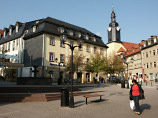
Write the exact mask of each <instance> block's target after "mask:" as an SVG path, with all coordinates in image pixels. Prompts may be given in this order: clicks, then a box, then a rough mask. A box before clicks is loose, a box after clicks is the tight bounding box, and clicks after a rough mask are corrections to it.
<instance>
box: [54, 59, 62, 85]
mask: <svg viewBox="0 0 158 118" xmlns="http://www.w3.org/2000/svg"><path fill="white" fill-rule="evenodd" d="M55 61H56V62H57V61H58V58H55ZM61 63H62V62H58V64H59V78H58V85H61V81H62V80H61V78H60V64H61Z"/></svg>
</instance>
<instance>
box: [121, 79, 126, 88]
mask: <svg viewBox="0 0 158 118" xmlns="http://www.w3.org/2000/svg"><path fill="white" fill-rule="evenodd" d="M121 88H125V80H121Z"/></svg>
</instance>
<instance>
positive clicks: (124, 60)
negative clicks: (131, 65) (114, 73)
mask: <svg viewBox="0 0 158 118" xmlns="http://www.w3.org/2000/svg"><path fill="white" fill-rule="evenodd" d="M121 58H122V59H123V63H124V64H126V65H127V89H129V83H128V63H127V60H126V58H125V54H122V53H121Z"/></svg>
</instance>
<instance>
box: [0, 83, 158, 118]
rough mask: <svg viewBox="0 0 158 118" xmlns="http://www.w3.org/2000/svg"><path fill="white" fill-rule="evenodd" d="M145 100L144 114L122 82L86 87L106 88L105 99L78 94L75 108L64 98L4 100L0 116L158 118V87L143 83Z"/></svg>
mask: <svg viewBox="0 0 158 118" xmlns="http://www.w3.org/2000/svg"><path fill="white" fill-rule="evenodd" d="M143 89H144V91H145V97H146V99H145V100H141V101H140V108H141V115H140V116H138V115H137V114H135V113H134V112H133V111H132V110H131V109H130V106H129V89H126V88H121V87H120V85H111V86H106V87H95V88H86V89H85V91H103V92H100V93H99V94H103V95H104V96H103V97H102V99H103V101H102V102H98V101H96V100H97V99H98V100H99V98H98V97H96V98H95V97H92V98H89V99H88V104H87V105H86V104H85V98H84V97H83V96H75V97H74V99H75V108H69V107H61V106H60V100H56V101H51V102H27V103H8V104H0V118H137V117H138V118H157V117H158V110H157V109H158V90H156V87H155V86H154V87H150V86H143Z"/></svg>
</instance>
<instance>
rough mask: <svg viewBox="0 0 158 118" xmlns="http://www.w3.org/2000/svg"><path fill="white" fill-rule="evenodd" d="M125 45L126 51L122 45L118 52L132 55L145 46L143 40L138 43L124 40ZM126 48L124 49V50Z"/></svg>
mask: <svg viewBox="0 0 158 118" xmlns="http://www.w3.org/2000/svg"><path fill="white" fill-rule="evenodd" d="M122 44H123V46H124V47H125V48H126V51H125V50H124V49H123V48H122V47H121V48H120V49H119V50H118V51H117V53H118V52H122V53H123V54H125V57H126V56H129V55H132V54H134V53H137V52H139V51H141V48H142V46H143V42H141V43H139V44H136V43H129V42H122ZM123 50H124V51H123Z"/></svg>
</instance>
